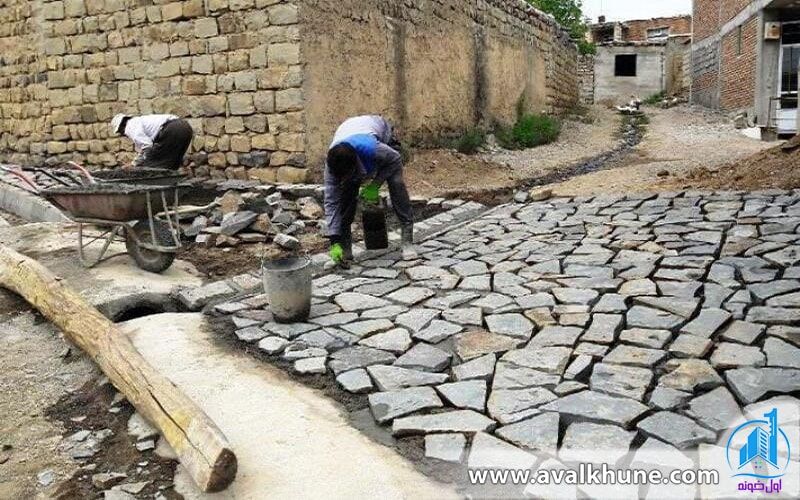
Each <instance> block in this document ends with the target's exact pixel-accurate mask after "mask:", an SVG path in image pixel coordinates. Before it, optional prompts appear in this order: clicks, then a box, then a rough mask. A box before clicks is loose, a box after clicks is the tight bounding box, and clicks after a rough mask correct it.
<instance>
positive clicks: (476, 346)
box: [453, 330, 524, 361]
mask: <svg viewBox="0 0 800 500" xmlns="http://www.w3.org/2000/svg"><path fill="white" fill-rule="evenodd" d="M523 342H524V341H521V340H520V339H515V338H512V337H506V336H505V335H497V334H494V333H489V332H487V331H484V330H474V331H471V332H465V333H461V334H458V335H456V336H455V337H454V339H453V344H454V346H455V353H456V354H457V355H458V357H459V359H461V360H462V361H469V360H471V359H475V358H478V357H481V356H483V355H485V354H489V353H500V352H506V351H510V350H512V349H516V348H517V347H520V344H521V343H523Z"/></svg>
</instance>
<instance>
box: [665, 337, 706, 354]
mask: <svg viewBox="0 0 800 500" xmlns="http://www.w3.org/2000/svg"><path fill="white" fill-rule="evenodd" d="M711 346H712V342H711V340H709V339H707V338H705V337H698V336H696V335H689V334H688V333H682V334H680V335H678V337H677V338H676V339H675V340H674V341H673V342H672V344H670V346H669V352H670V354H672V355H673V356H675V357H678V358H702V357H704V356H705V355H706V354H707V353H708V351H710V350H711Z"/></svg>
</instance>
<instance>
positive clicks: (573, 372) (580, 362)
mask: <svg viewBox="0 0 800 500" xmlns="http://www.w3.org/2000/svg"><path fill="white" fill-rule="evenodd" d="M592 362H593V358H592V357H591V356H589V355H588V354H581V355H579V356H578V357H576V358H575V360H574V361H573V362H572V363H570V365H569V366H568V367H567V370H566V371H565V372H564V378H565V379H568V380H574V379H579V380H584V379H586V378H587V376H588V375H589V374H590V373H591V371H592Z"/></svg>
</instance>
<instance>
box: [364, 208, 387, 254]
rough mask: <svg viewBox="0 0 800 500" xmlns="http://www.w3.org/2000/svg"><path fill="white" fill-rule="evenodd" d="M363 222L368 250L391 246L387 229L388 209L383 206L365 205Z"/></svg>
mask: <svg viewBox="0 0 800 500" xmlns="http://www.w3.org/2000/svg"><path fill="white" fill-rule="evenodd" d="M361 224H362V225H363V226H364V246H366V247H367V250H383V249H385V248H389V234H388V233H387V231H386V211H385V210H384V209H383V207H368V206H365V207H363V208H362V210H361Z"/></svg>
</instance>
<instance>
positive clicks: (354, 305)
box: [333, 292, 390, 312]
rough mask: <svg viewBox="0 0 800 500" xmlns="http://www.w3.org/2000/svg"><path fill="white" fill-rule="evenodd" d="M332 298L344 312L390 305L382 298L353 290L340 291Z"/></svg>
mask: <svg viewBox="0 0 800 500" xmlns="http://www.w3.org/2000/svg"><path fill="white" fill-rule="evenodd" d="M333 300H334V302H336V304H337V305H338V306H339V307H341V308H342V310H343V311H345V312H353V311H364V310H366V309H376V308H378V307H384V306H388V305H390V303H389V302H388V301H386V300H384V299H379V298H377V297H373V296H371V295H365V294H363V293H353V292H345V293H340V294H339V295H336V297H335V298H334V299H333Z"/></svg>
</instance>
